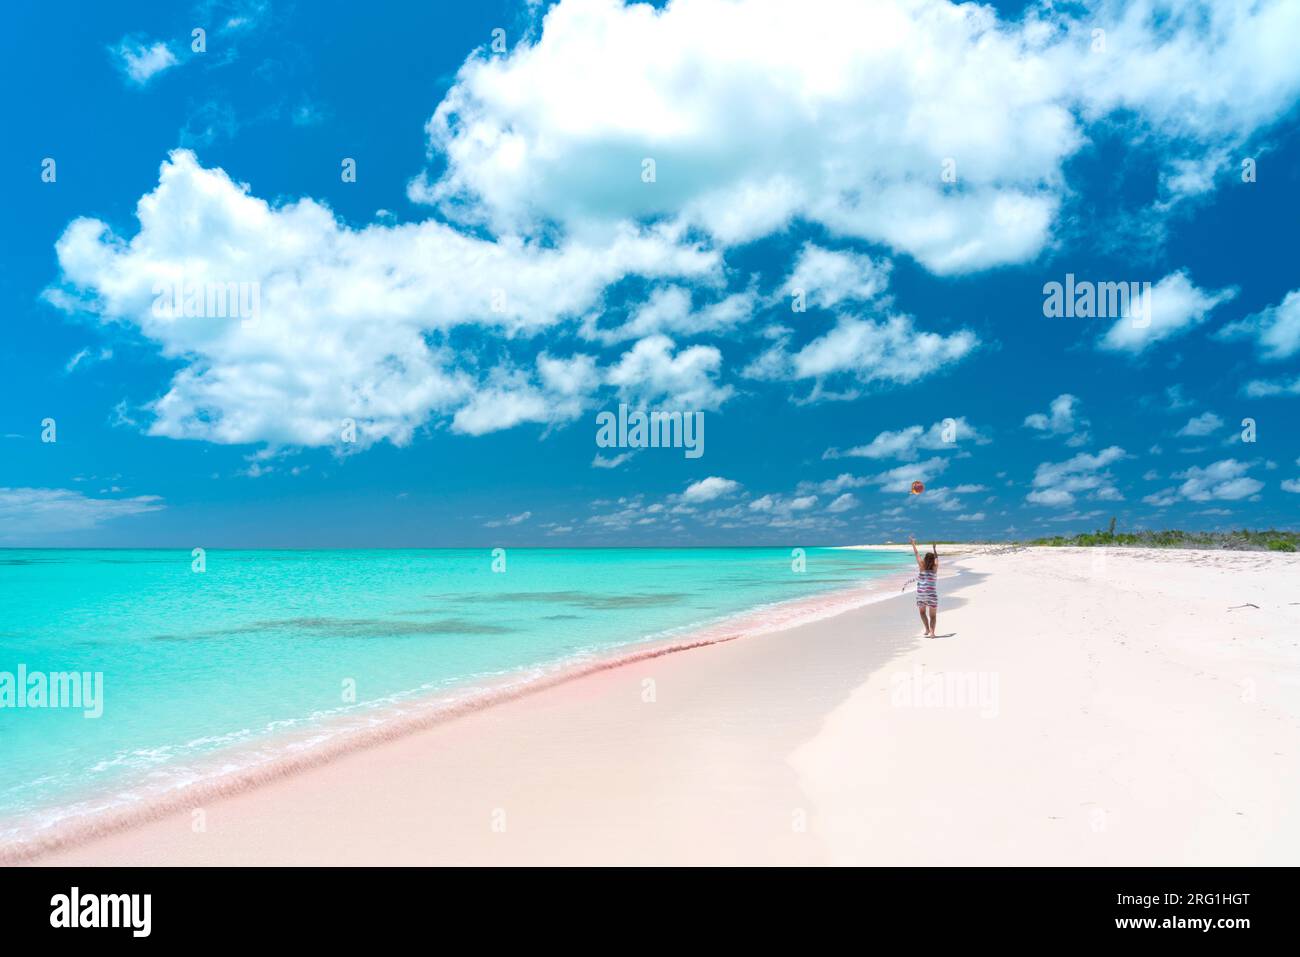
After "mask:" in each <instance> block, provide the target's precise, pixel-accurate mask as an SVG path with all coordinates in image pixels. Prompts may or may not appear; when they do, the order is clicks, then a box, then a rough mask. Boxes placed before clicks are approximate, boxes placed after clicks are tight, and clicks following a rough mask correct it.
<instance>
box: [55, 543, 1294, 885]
mask: <svg viewBox="0 0 1300 957" xmlns="http://www.w3.org/2000/svg"><path fill="white" fill-rule="evenodd" d="M1297 572H1300V556H1295V555H1284V554H1272V553H1267V554H1266V553H1230V552H1210V551H1205V552H1201V551H1173V550H1168V551H1166V550H1160V551H1154V550H1136V549H1045V548H1029V549H1019V550H1014V551H1012V550H1008V549H996V548H995V549H989V548H976V547H972V548H969V549H966V550H964V551H963V552H962V554H961V556H960V557H958V558H954V559H949V560H945V562H944V565H943V568H942V574H941V578H940V596H941V606H940V614H939V627H938V633H939V637H938V638H936V639H926V638H923V637H922V636H921V624H920V621H919V619H918V618H917V615H916V612H915V606H914V599H913V596H912V595H911V594H906V595H896V596H895V597H890V598H888V599H887V600H883V601H877V602H874V603H871V604H866V605H862V604H861V603H860V602H859V603H856V604H857V607H853V608H851V610H847V611H841V612H839V613H833V612H835V611H837V609H834V608H831V609H828V610H827V612H826V615H825V616H823V617H821V618H820V619H819V620H814V621H809V622H807V623H804V624H799V625H797V626H794V627H780V624H781V623H779V622H777V623H771V627H766V628H764V627H758V626H757V625H755V626H753V627H750V628H748V629H745V632H744V634H743V635H742V636H741V637H739V638H737V639H736V640H721V641H715V642H713V643H707V644H701V645H699V646H697V647H690V648H683V649H681V650H671V651H669V653H663V654H657V655H655V656H652V657H641V658H639V659H637V660H630V661H627V662H625V663H623V664H620V665H618V666H616V667H608V668H601V669H594V670H590V671H589V672H588V673H585V674H581V675H578V676H574V677H569V678H567V679H566V680H559V681H555V682H552V683H550V684H547V685H546V686H543V687H540V688H538V689H536V690H534V691H531V692H530V693H527V694H523V695H516V696H511V697H504V698H502V700H499V701H497V702H495V703H493V704H491V705H490V706H487V707H482V708H478V709H476V710H472V711H468V712H466V713H461V714H457V715H454V716H449V717H446V718H445V719H443V720H439V721H436V722H433V723H430V724H426V725H424V726H412V727H411V728H408V729H404V730H403V732H402V733H396V734H392V735H388V736H385V737H381V738H378V739H376V740H373V741H369V742H365V743H364V746H359V747H355V748H352V749H349V750H346V751H342V752H340V753H337V754H334V755H331V756H329V757H328V759H327V760H320V761H314V762H307V763H305V764H304V765H303V766H302V767H299V768H297V769H295V770H293V771H292V772H291V773H286V774H282V775H278V776H275V777H272V778H269V779H268V780H265V781H263V782H261V783H257V784H255V785H254V786H248V787H244V788H241V789H238V790H235V791H233V793H228V794H225V795H222V796H218V795H208V796H206V797H204V798H203V799H202V800H201V801H196V802H191V803H190V804H188V805H186V806H177V807H174V808H173V809H171V810H169V811H166V812H164V813H160V814H158V815H156V816H154V817H153V818H152V819H149V820H145V821H141V822H137V823H134V824H123V825H121V826H117V827H113V828H109V829H107V830H106V831H105V832H104V833H100V834H98V835H96V836H93V837H83V838H81V839H79V840H77V841H75V842H72V843H67V844H64V845H63V846H59V847H55V848H53V849H51V850H48V851H47V852H45V853H42V854H40V855H38V856H36V857H34V858H32V859H31V860H30V862H31V863H35V864H91V865H100V864H130V865H152V864H181V865H233V864H308V865H336V864H346V865H363V864H390V865H392V864H398V865H404V864H469V865H478V864H522V865H531V864H564V865H576V864H888V865H896V864H897V865H901V864H926V865H929V864H950V865H951V864H994V865H1000V864H1053V865H1069V864H1082V865H1100V864H1120V865H1124V864H1142V865H1158V864H1195V865H1229V864H1248V865H1255V864H1285V863H1294V862H1295V860H1297V859H1298V858H1300V826H1298V825H1297V824H1296V822H1295V816H1294V814H1293V813H1291V812H1292V811H1293V810H1294V808H1295V807H1297V806H1300V760H1298V758H1300V694H1297V690H1298V686H1300V601H1297V600H1296V599H1297V597H1298V596H1297V594H1296V591H1295V588H1294V583H1295V582H1296V581H1297V580H1300V578H1297ZM663 650H665V651H668V649H663Z"/></svg>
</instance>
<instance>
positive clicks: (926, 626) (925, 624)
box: [916, 605, 930, 635]
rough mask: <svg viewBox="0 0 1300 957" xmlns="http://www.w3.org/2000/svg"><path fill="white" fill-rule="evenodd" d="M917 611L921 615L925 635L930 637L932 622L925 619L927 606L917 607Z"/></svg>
mask: <svg viewBox="0 0 1300 957" xmlns="http://www.w3.org/2000/svg"><path fill="white" fill-rule="evenodd" d="M916 610H917V611H919V612H920V613H921V627H922V628H924V629H925V633H926V634H927V635H928V634H929V633H930V622H929V619H927V618H926V617H925V606H924V605H917V606H916Z"/></svg>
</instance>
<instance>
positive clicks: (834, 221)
mask: <svg viewBox="0 0 1300 957" xmlns="http://www.w3.org/2000/svg"><path fill="white" fill-rule="evenodd" d="M10 18H11V20H12V21H13V26H14V28H13V29H10V30H6V31H5V33H4V36H3V38H0V43H2V44H3V47H4V49H3V60H2V62H3V66H2V67H0V70H3V71H4V74H5V76H4V80H5V82H6V84H7V86H8V88H9V89H11V90H12V91H17V95H16V96H15V97H11V103H10V108H9V110H8V111H7V115H6V126H7V136H6V140H7V143H8V148H7V149H6V150H4V151H3V154H2V158H0V162H3V163H4V164H5V170H4V173H5V182H6V183H7V184H8V186H9V189H8V190H7V196H6V208H7V210H8V213H9V214H8V215H7V216H6V217H5V226H4V229H3V231H0V243H3V253H4V255H3V262H4V269H3V272H2V273H0V302H2V304H3V307H4V309H5V313H6V316H7V319H8V322H7V330H8V331H7V335H6V337H5V346H4V349H3V351H2V352H0V396H2V397H3V403H2V404H0V435H3V438H0V544H4V545H86V546H152V545H158V546H179V547H193V546H196V545H203V546H206V547H223V546H226V547H230V546H299V547H323V546H372V545H373V546H403V545H429V546H439V545H496V544H506V545H511V544H513V545H618V544H632V545H635V544H692V545H705V544H820V543H844V542H853V541H866V540H885V539H894V540H899V539H903V538H905V537H906V535H907V533H908V532H915V533H916V534H917V535H918V537H936V538H945V539H953V538H970V537H976V538H1006V537H1026V536H1036V535H1043V534H1055V533H1069V532H1074V531H1079V530H1087V529H1091V528H1094V527H1098V526H1103V525H1105V524H1106V522H1108V521H1109V518H1110V517H1111V516H1112V515H1114V516H1116V517H1117V519H1118V522H1119V524H1120V526H1121V527H1125V528H1136V527H1149V528H1150V527H1154V528H1162V527H1183V528H1227V527H1242V526H1248V527H1266V526H1277V527H1295V524H1296V522H1295V515H1296V507H1297V505H1298V504H1300V430H1298V429H1297V426H1296V423H1297V421H1298V418H1297V414H1296V413H1297V409H1300V270H1298V269H1297V268H1296V254H1295V248H1296V247H1295V240H1294V228H1295V223H1297V222H1298V221H1300V189H1298V188H1297V187H1300V165H1298V164H1297V160H1298V159H1300V133H1298V132H1297V129H1296V117H1297V110H1296V106H1297V100H1298V99H1300V61H1297V58H1296V57H1295V56H1294V50H1293V49H1290V48H1289V46H1290V43H1291V40H1290V38H1294V37H1295V36H1296V35H1298V34H1297V31H1298V30H1300V12H1298V10H1297V8H1296V5H1295V4H1287V3H1282V2H1274V3H1268V2H1260V3H1257V4H1255V5H1254V6H1253V7H1251V8H1249V9H1245V8H1239V7H1238V6H1237V5H1235V4H1226V3H1223V4H1204V5H1201V4H1190V5H1189V4H1177V5H1165V4H1162V3H1146V2H1141V3H1093V4H1088V3H1083V4H1074V5H1070V7H1069V8H1068V9H1062V10H1053V9H1052V8H1050V7H1041V6H1038V5H1035V4H1029V5H1025V4H1010V5H1003V6H1002V7H1001V8H1000V9H998V8H994V7H974V6H969V5H967V6H965V7H961V8H959V7H955V6H953V5H951V4H949V3H946V2H938V0H933V2H931V0H926V2H903V0H897V2H895V0H883V2H881V3H878V4H862V3H847V2H845V3H840V2H833V0H817V2H810V3H806V4H797V5H792V4H781V3H774V2H768V0H737V2H727V3H724V2H716V0H711V2H703V0H684V2H677V3H673V4H671V5H668V6H667V7H666V8H662V9H656V8H654V7H650V6H645V5H641V6H633V7H628V6H624V5H623V4H620V3H617V2H614V0H577V2H570V0H563V2H561V3H559V4H556V5H546V4H527V3H523V4H521V3H502V4H473V5H457V6H454V7H453V6H451V5H444V4H429V3H419V4H416V3H411V4H403V3H385V4H360V5H358V4H348V3H330V2H321V3H310V4H308V3H297V4H288V3H277V2H273V0H261V2H255V0H241V2H207V3H199V4H195V5H193V6H188V7H187V6H186V5H185V4H183V3H182V4H176V3H157V4H150V3H138V4H132V5H130V6H129V7H119V8H115V9H114V8H110V7H109V6H108V5H103V4H91V3H85V4H67V5H60V6H58V7H57V8H56V7H52V6H50V5H49V4H36V3H19V4H18V5H17V6H16V8H15V9H14V10H13V11H12V12H11V13H10ZM195 28H201V29H202V30H203V31H205V32H204V41H205V49H203V50H202V51H195V50H194V49H193V45H194V38H193V33H192V31H193V30H194V29H195ZM494 31H503V32H500V33H494ZM494 38H495V42H494ZM47 160H53V166H52V167H51V165H50V164H49V163H48V162H47ZM348 160H351V161H353V162H354V163H355V171H356V175H355V180H354V181H349V177H347V176H346V175H345V165H346V161H348ZM647 161H652V164H651V163H648V162H647ZM1243 164H1244V165H1243ZM51 170H52V174H53V175H52V176H51ZM51 180H52V181H51ZM1067 274H1069V275H1072V276H1073V277H1075V280H1076V282H1087V283H1125V284H1128V283H1137V284H1138V285H1137V286H1136V287H1134V288H1136V289H1137V290H1139V291H1141V290H1143V289H1147V290H1149V293H1148V295H1147V296H1146V297H1145V298H1139V299H1137V300H1135V303H1136V305H1133V306H1130V307H1129V309H1128V311H1127V313H1122V311H1121V313H1120V314H1116V310H1115V309H1114V308H1110V311H1109V312H1107V314H1104V315H1094V316H1079V315H1071V316H1066V317H1059V316H1049V315H1047V314H1045V312H1046V310H1045V299H1046V295H1045V287H1046V286H1047V284H1049V283H1053V282H1057V283H1062V284H1064V283H1065V282H1066V277H1067ZM1144 284H1149V285H1144ZM178 285H179V287H180V289H181V291H182V292H181V298H182V299H184V297H185V295H186V293H187V291H188V292H193V291H194V290H198V292H199V301H200V302H204V303H210V301H211V300H210V299H205V296H206V295H208V294H209V293H210V291H211V290H212V289H221V290H229V289H238V290H239V292H240V293H241V294H243V295H244V297H245V298H244V300H243V305H244V306H245V309H244V312H242V313H239V314H237V315H232V314H230V313H229V312H227V313H225V314H219V315H214V314H209V313H211V312H212V306H211V305H210V304H209V305H207V306H206V307H205V306H200V307H198V308H197V310H196V312H197V313H198V314H189V315H185V314H181V315H173V314H170V313H167V312H166V311H165V310H164V311H162V312H160V309H159V300H160V296H159V292H160V291H161V290H162V289H171V288H176V287H177V286H178ZM1076 288H1077V289H1079V288H1083V287H1079V286H1076ZM1126 288H1127V287H1126ZM1288 297H1289V298H1288ZM1114 305H1115V304H1114V303H1108V304H1107V306H1108V308H1109V307H1113V306H1114ZM205 308H206V310H207V311H206V312H205V311H204V310H205ZM1103 311H1105V310H1103ZM620 403H622V404H625V405H627V406H628V407H629V408H631V409H633V410H636V409H647V410H677V411H681V412H684V413H687V414H690V415H697V414H698V415H701V416H702V417H703V420H704V423H705V433H704V435H705V441H704V446H703V454H701V455H699V456H698V457H688V456H686V455H685V454H684V450H683V449H680V448H646V449H631V448H628V449H620V448H613V449H609V448H601V447H599V446H597V444H596V433H597V428H596V416H597V414H598V413H599V412H601V411H603V410H617V409H618V407H619V405H620ZM47 419H52V420H53V423H54V436H53V437H54V439H55V441H52V442H51V441H43V440H42V439H43V433H44V434H45V435H44V437H46V438H48V437H49V429H48V427H47V426H45V425H44V424H43V423H44V422H45V420H47ZM1246 419H1249V420H1252V422H1253V428H1252V427H1243V420H1246ZM349 423H351V426H350V427H349ZM913 480H921V481H923V482H925V484H926V486H927V490H926V492H925V493H924V494H922V495H920V496H911V495H909V494H907V491H906V489H907V487H908V486H909V485H910V484H911V482H912V481H913Z"/></svg>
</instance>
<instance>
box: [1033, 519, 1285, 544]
mask: <svg viewBox="0 0 1300 957" xmlns="http://www.w3.org/2000/svg"><path fill="white" fill-rule="evenodd" d="M1026 544H1029V545H1057V546H1072V547H1088V546H1093V545H1114V546H1121V547H1124V546H1127V547H1131V548H1220V549H1227V550H1229V551H1239V552H1263V551H1269V552H1294V551H1297V550H1300V532H1281V531H1277V530H1275V529H1269V530H1267V531H1255V532H1252V531H1250V530H1249V529H1245V528H1243V529H1241V530H1240V531H1235V532H1184V531H1182V530H1180V529H1168V530H1166V531H1162V532H1153V531H1140V532H1116V531H1115V521H1114V519H1112V520H1111V525H1110V528H1109V529H1108V530H1106V531H1102V530H1100V529H1099V530H1097V531H1095V532H1084V533H1082V534H1079V535H1071V536H1064V535H1054V536H1052V537H1051V538H1036V539H1034V540H1032V541H1030V542H1027V543H1026Z"/></svg>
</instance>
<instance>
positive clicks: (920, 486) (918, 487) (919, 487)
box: [912, 482, 925, 495]
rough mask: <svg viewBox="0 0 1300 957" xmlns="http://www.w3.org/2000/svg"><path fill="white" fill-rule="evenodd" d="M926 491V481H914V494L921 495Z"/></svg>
mask: <svg viewBox="0 0 1300 957" xmlns="http://www.w3.org/2000/svg"><path fill="white" fill-rule="evenodd" d="M924 491H925V484H924V483H922V482H913V483H912V494H913V495H920V494H921V493H922V492H924Z"/></svg>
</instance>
